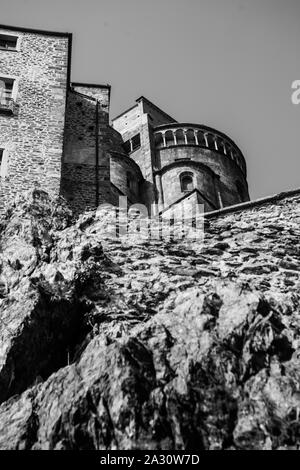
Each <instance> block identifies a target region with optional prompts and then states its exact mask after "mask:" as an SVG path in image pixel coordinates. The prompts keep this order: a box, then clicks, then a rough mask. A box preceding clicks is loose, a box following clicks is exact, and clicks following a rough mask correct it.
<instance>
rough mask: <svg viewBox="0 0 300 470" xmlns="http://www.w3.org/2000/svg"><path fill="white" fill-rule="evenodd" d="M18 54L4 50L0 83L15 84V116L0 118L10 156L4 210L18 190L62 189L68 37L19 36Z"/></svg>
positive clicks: (0, 144) (1, 143) (0, 135)
mask: <svg viewBox="0 0 300 470" xmlns="http://www.w3.org/2000/svg"><path fill="white" fill-rule="evenodd" d="M1 33H4V34H5V33H8V34H13V35H18V36H19V37H20V49H19V50H18V51H7V50H0V78H1V77H12V78H15V79H16V86H17V89H16V91H17V93H16V102H17V113H16V115H13V116H10V115H7V114H3V113H0V148H3V149H5V151H6V161H5V165H6V171H5V177H4V176H2V177H1V178H0V211H3V209H4V206H5V205H6V204H7V203H8V202H9V201H11V200H12V199H13V198H14V196H15V195H16V194H17V193H19V192H20V191H23V190H27V189H30V188H32V187H34V186H37V187H41V188H42V189H45V190H46V191H48V192H50V193H54V194H58V193H59V190H60V178H61V160H62V153H63V132H64V121H65V106H66V89H67V81H68V53H69V46H70V44H69V43H70V35H57V36H56V35H55V33H53V35H50V34H42V33H36V32H30V31H28V32H16V31H10V30H3V29H1Z"/></svg>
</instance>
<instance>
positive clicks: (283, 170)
mask: <svg viewBox="0 0 300 470" xmlns="http://www.w3.org/2000/svg"><path fill="white" fill-rule="evenodd" d="M0 8H1V10H0V17H1V20H0V22H1V23H2V24H7V25H16V26H18V25H19V26H24V27H32V28H39V29H49V30H56V31H64V32H65V31H66V32H72V33H74V38H73V39H74V42H73V58H72V80H73V81H86V82H93V83H109V84H111V85H112V103H111V104H112V106H111V117H114V116H115V115H117V114H118V113H120V112H122V111H124V110H125V109H126V108H128V107H130V106H131V105H132V104H133V103H134V100H135V99H136V98H138V97H139V96H140V95H144V96H146V97H147V98H148V99H150V100H151V101H153V102H154V103H155V104H157V105H158V106H159V107H161V108H162V109H164V110H165V111H166V112H167V113H169V114H171V115H172V116H173V117H174V118H175V119H177V120H178V121H181V122H194V123H202V124H206V125H208V126H212V127H215V128H217V129H219V130H220V131H223V132H225V133H227V134H228V135H229V136H230V137H231V138H232V139H233V140H234V141H235V142H236V143H237V145H238V146H239V147H240V148H241V150H242V151H243V153H244V155H245V157H246V161H247V166H248V180H249V187H250V195H251V198H252V199H255V198H259V197H262V196H266V195H269V194H273V193H276V192H280V191H285V190H288V189H293V188H298V187H300V179H299V169H300V148H299V136H300V104H299V105H298V106H296V105H293V104H292V102H291V94H292V90H291V84H292V82H293V81H294V80H297V79H299V80H300V0H148V1H146V0H84V1H83V0H0Z"/></svg>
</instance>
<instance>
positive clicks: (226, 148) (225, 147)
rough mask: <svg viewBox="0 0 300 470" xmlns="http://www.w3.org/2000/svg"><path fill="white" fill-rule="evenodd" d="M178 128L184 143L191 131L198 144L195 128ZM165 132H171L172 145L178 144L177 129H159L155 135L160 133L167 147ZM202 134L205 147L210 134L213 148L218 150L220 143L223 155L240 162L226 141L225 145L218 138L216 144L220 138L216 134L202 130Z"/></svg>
mask: <svg viewBox="0 0 300 470" xmlns="http://www.w3.org/2000/svg"><path fill="white" fill-rule="evenodd" d="M180 130H182V132H183V136H184V142H185V145H189V142H188V132H193V135H194V138H195V144H196V145H200V144H199V138H198V131H197V130H196V129H180ZM167 132H172V135H173V139H174V145H178V139H177V135H176V132H178V129H166V130H164V131H163V130H162V131H159V132H157V133H156V135H158V134H161V136H162V139H163V146H164V147H168V144H167V139H166V133H167ZM202 135H203V137H204V141H205V146H206V147H207V148H209V143H208V137H209V136H211V137H212V138H213V142H214V148H215V150H216V151H220V149H221V145H222V147H223V153H224V155H230V156H231V158H232V159H233V160H237V163H238V164H239V165H240V162H239V160H238V158H237V157H235V155H236V152H235V151H234V149H233V148H232V146H231V145H230V144H228V143H227V145H226V144H225V142H224V141H223V140H222V141H221V142H220V140H219V144H218V139H220V138H218V137H217V136H216V135H214V134H212V133H211V132H202Z"/></svg>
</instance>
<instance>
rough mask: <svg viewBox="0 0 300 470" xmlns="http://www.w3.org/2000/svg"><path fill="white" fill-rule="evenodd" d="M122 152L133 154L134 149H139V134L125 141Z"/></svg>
mask: <svg viewBox="0 0 300 470" xmlns="http://www.w3.org/2000/svg"><path fill="white" fill-rule="evenodd" d="M123 146H124V150H125V152H127V153H130V152H134V151H135V150H136V149H138V148H140V146H141V136H140V134H136V135H135V136H133V137H132V138H131V139H128V140H126V142H124V144H123Z"/></svg>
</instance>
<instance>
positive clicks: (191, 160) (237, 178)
mask: <svg viewBox="0 0 300 470" xmlns="http://www.w3.org/2000/svg"><path fill="white" fill-rule="evenodd" d="M153 137H154V139H153V140H154V147H155V157H154V175H155V186H156V191H157V200H158V204H159V208H160V210H164V209H165V208H168V207H170V206H172V205H173V204H175V203H176V202H178V201H179V200H181V199H182V198H184V197H185V196H186V195H187V194H189V193H191V192H192V191H195V192H197V193H198V194H199V195H200V200H201V202H202V203H204V207H205V211H206V212H207V211H213V210H218V209H221V208H223V207H226V206H231V205H234V204H239V203H241V202H245V201H249V192H248V184H247V172H246V162H245V158H244V156H243V154H242V152H241V150H240V149H239V148H238V146H237V145H236V144H235V143H234V142H233V140H231V139H230V138H229V137H228V136H226V135H225V134H223V133H222V132H219V131H217V130H216V129H213V128H211V127H207V126H203V125H198V124H186V123H184V124H182V123H172V124H164V125H161V126H157V127H155V128H154V129H153Z"/></svg>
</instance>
